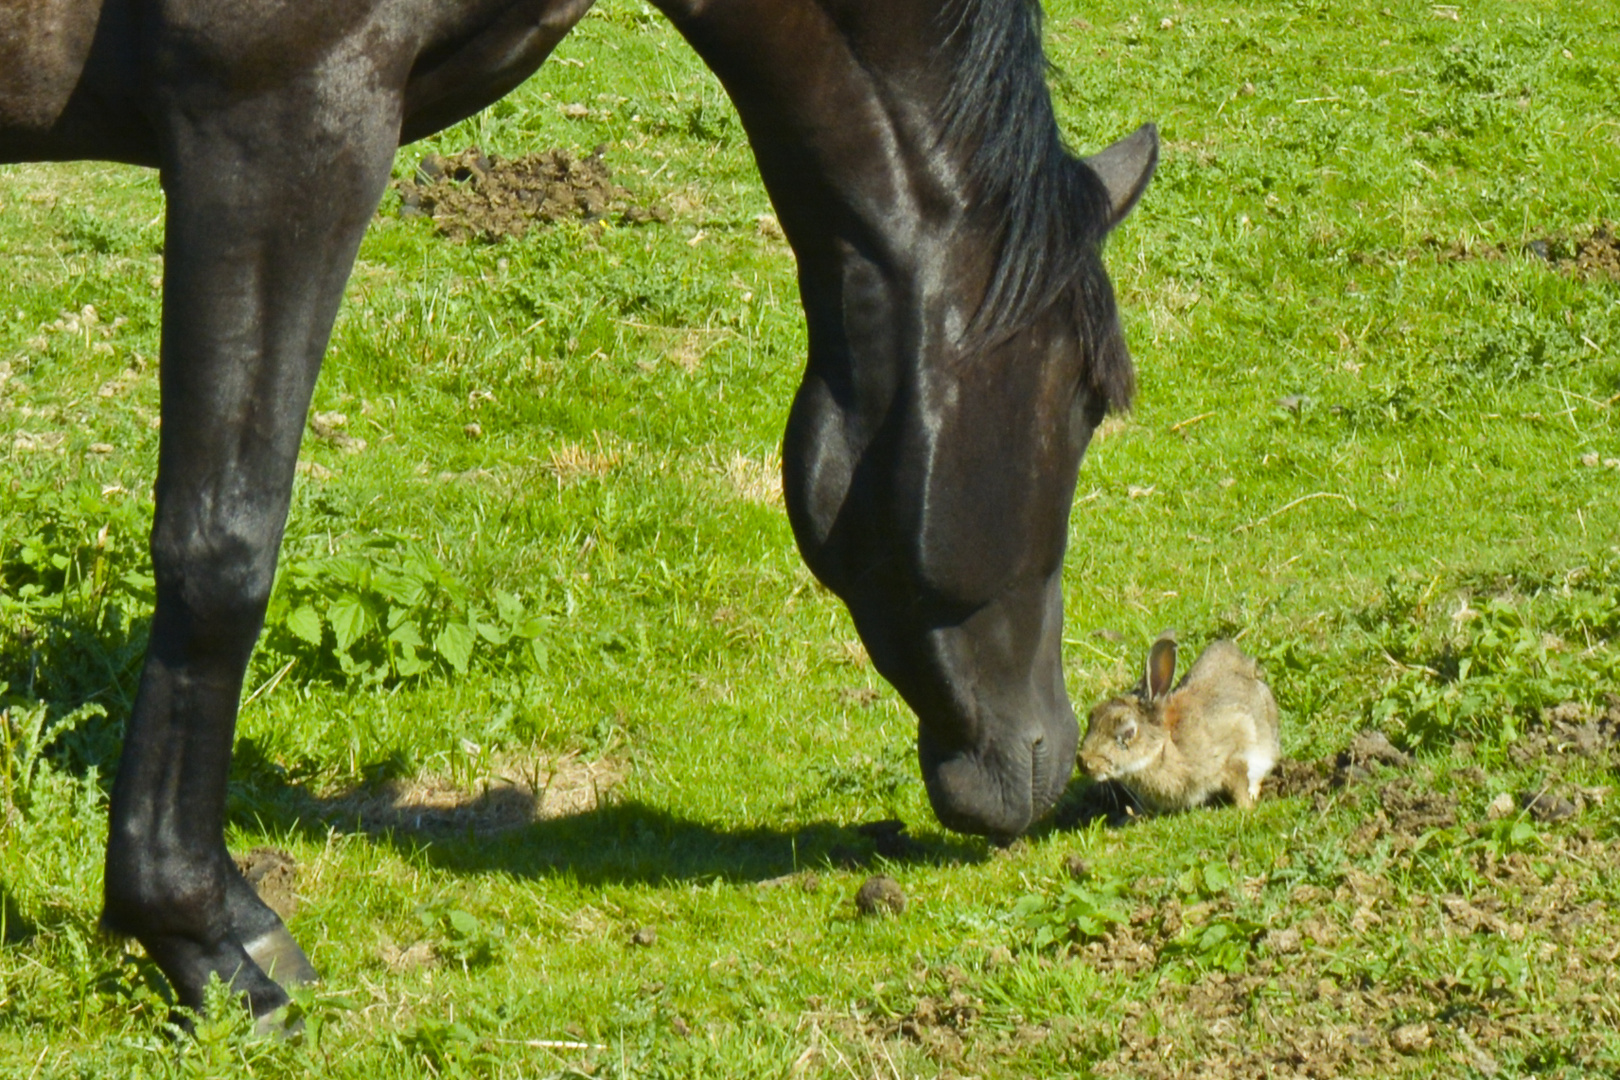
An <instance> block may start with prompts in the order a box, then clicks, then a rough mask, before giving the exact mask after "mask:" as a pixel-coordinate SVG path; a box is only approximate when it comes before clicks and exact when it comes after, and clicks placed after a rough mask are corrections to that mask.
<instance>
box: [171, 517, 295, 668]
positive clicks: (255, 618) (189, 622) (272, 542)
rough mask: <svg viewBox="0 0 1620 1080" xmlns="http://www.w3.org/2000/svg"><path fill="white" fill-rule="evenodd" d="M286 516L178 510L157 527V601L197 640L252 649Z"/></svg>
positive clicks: (196, 643) (192, 642)
mask: <svg viewBox="0 0 1620 1080" xmlns="http://www.w3.org/2000/svg"><path fill="white" fill-rule="evenodd" d="M281 525H282V518H280V517H279V516H272V515H268V514H257V513H243V512H236V513H232V512H230V511H215V512H213V513H211V514H206V515H194V514H177V515H174V516H172V517H169V518H166V519H164V520H160V521H159V523H158V524H157V525H156V526H155V527H154V528H153V530H152V569H153V574H154V576H155V578H156V581H157V589H158V603H159V608H160V609H162V608H164V607H165V606H167V607H168V608H169V609H170V610H169V612H168V614H169V616H170V617H171V618H174V617H178V620H179V621H178V622H177V623H170V624H169V626H170V627H178V628H180V632H181V634H182V636H183V638H184V639H185V640H186V644H187V645H189V646H191V647H194V648H203V649H228V650H232V651H241V650H246V649H251V648H252V645H253V642H254V640H256V639H257V637H258V633H259V629H260V626H261V624H262V622H263V619H264V612H265V608H266V607H267V606H268V605H269V601H270V589H271V586H272V585H273V584H274V581H275V573H276V549H277V547H278V546H279V542H280V537H281Z"/></svg>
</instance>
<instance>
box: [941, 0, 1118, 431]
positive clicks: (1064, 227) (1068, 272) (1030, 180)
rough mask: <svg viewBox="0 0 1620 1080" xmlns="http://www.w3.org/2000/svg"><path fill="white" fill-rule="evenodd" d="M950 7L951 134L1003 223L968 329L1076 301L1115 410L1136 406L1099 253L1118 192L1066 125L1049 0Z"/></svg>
mask: <svg viewBox="0 0 1620 1080" xmlns="http://www.w3.org/2000/svg"><path fill="white" fill-rule="evenodd" d="M943 16H944V18H945V20H946V24H947V28H948V29H947V36H946V39H945V42H944V48H943V50H942V53H943V56H942V59H943V60H944V61H945V62H946V63H948V64H949V65H950V68H951V76H950V90H949V92H948V94H947V95H946V97H945V100H944V102H943V105H942V110H941V113H942V114H941V122H942V134H941V138H942V141H943V142H944V143H945V144H947V145H950V146H953V147H956V148H959V149H961V150H966V151H967V154H968V165H967V177H966V179H967V183H968V186H969V190H970V191H971V192H972V195H973V198H974V201H975V202H976V203H977V204H978V206H979V207H981V208H982V209H983V210H984V211H985V212H987V213H988V214H990V215H991V216H992V217H993V218H994V219H995V220H997V221H998V222H999V227H1000V236H999V237H998V238H997V239H998V250H997V254H996V265H995V270H994V273H993V274H992V276H991V279H990V285H989V288H988V289H987V290H986V291H985V295H984V299H983V302H982V303H981V305H980V308H979V311H978V313H977V315H976V316H975V318H974V321H973V324H972V325H971V326H970V328H969V331H968V337H969V338H970V339H971V340H972V341H974V342H975V343H978V344H985V345H988V344H993V343H995V342H998V341H1001V340H1004V339H1006V338H1007V337H1009V336H1011V335H1012V334H1015V333H1017V332H1018V331H1019V330H1022V329H1024V328H1025V327H1027V326H1028V325H1029V324H1030V323H1031V322H1032V321H1033V320H1035V319H1036V318H1038V317H1039V316H1041V315H1043V314H1045V313H1046V312H1047V311H1048V310H1050V309H1051V308H1052V307H1053V306H1054V305H1056V304H1058V303H1059V302H1060V301H1064V300H1065V299H1066V298H1067V300H1068V301H1069V302H1070V303H1071V304H1072V308H1073V311H1074V317H1075V319H1076V321H1077V324H1078V325H1077V330H1078V331H1079V332H1080V335H1081V340H1082V341H1083V342H1085V343H1086V344H1087V345H1088V346H1089V348H1090V354H1091V365H1092V370H1091V381H1092V385H1093V387H1094V388H1095V389H1096V390H1098V391H1099V392H1100V393H1102V395H1103V396H1104V398H1105V399H1106V400H1107V402H1108V404H1109V405H1110V406H1111V407H1113V408H1116V409H1124V408H1127V407H1128V406H1129V405H1130V400H1131V396H1132V394H1133V392H1134V390H1135V379H1134V377H1133V374H1132V371H1131V361H1130V356H1129V354H1128V353H1127V352H1126V350H1125V345H1124V341H1123V339H1122V337H1121V336H1120V331H1119V323H1118V318H1117V316H1116V315H1115V308H1114V301H1113V289H1112V287H1111V286H1110V285H1109V283H1108V281H1107V278H1106V277H1105V276H1104V275H1103V273H1102V270H1101V263H1100V262H1099V261H1098V259H1097V252H1098V249H1099V248H1100V247H1101V245H1102V241H1103V238H1104V236H1105V234H1106V224H1107V221H1108V216H1109V203H1108V192H1107V190H1106V189H1105V188H1104V187H1103V184H1102V181H1101V180H1100V179H1098V177H1097V176H1096V174H1095V173H1093V172H1092V171H1091V169H1090V168H1088V167H1087V166H1086V165H1085V164H1084V163H1082V162H1081V161H1080V160H1079V159H1078V158H1076V157H1075V156H1074V155H1073V154H1071V153H1070V152H1069V150H1068V148H1067V147H1066V146H1064V144H1063V137H1062V135H1061V134H1060V133H1059V131H1058V126H1057V117H1056V116H1055V114H1054V113H1053V111H1052V97H1051V93H1050V91H1049V90H1048V88H1047V83H1046V76H1047V73H1048V71H1049V70H1050V65H1049V64H1048V62H1047V59H1046V53H1045V51H1044V50H1043V49H1042V46H1041V21H1042V11H1041V4H1040V0H951V2H950V3H948V4H947V5H946V6H945V8H944V11H943ZM1088 312H1095V313H1099V314H1103V313H1105V315H1104V317H1103V318H1101V319H1099V318H1095V317H1088V316H1087V313H1088Z"/></svg>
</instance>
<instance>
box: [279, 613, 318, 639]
mask: <svg viewBox="0 0 1620 1080" xmlns="http://www.w3.org/2000/svg"><path fill="white" fill-rule="evenodd" d="M287 629H288V630H290V631H292V633H293V635H294V636H295V637H298V638H301V639H302V640H304V641H307V642H309V643H310V644H311V645H319V644H320V643H321V617H320V616H319V615H318V614H316V612H315V609H314V608H312V607H310V606H309V605H308V604H304V605H302V606H300V607H299V608H298V609H297V610H296V611H294V612H293V613H292V614H291V615H289V616H287Z"/></svg>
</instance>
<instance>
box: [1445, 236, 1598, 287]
mask: <svg viewBox="0 0 1620 1080" xmlns="http://www.w3.org/2000/svg"><path fill="white" fill-rule="evenodd" d="M1425 246H1426V247H1428V248H1430V249H1431V250H1433V251H1435V252H1436V253H1437V255H1438V257H1439V259H1440V261H1441V262H1467V261H1470V260H1474V259H1485V260H1488V261H1492V262H1499V261H1501V260H1503V259H1508V258H1515V257H1517V258H1529V259H1540V260H1541V261H1542V262H1545V263H1547V264H1548V265H1549V266H1551V267H1552V268H1553V269H1555V270H1557V271H1558V272H1559V273H1561V274H1565V275H1568V276H1569V277H1572V278H1575V279H1577V280H1579V281H1595V280H1598V279H1607V280H1609V281H1620V235H1617V234H1616V226H1615V225H1614V224H1613V223H1612V222H1604V223H1603V224H1601V225H1595V226H1593V227H1592V229H1591V230H1590V231H1589V232H1588V233H1587V234H1586V235H1585V236H1579V237H1563V236H1548V237H1543V238H1541V239H1537V240H1530V241H1528V242H1526V243H1524V244H1520V245H1517V246H1503V245H1500V244H1474V245H1469V244H1465V243H1461V242H1459V241H1455V240H1453V241H1449V242H1447V241H1442V240H1438V239H1432V238H1431V239H1430V240H1428V241H1427V242H1426V244H1425Z"/></svg>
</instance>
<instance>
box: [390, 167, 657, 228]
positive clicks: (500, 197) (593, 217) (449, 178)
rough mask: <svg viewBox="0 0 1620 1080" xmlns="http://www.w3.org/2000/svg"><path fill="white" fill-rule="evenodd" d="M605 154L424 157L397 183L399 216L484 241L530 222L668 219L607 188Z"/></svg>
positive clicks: (615, 187) (622, 192) (609, 180)
mask: <svg viewBox="0 0 1620 1080" xmlns="http://www.w3.org/2000/svg"><path fill="white" fill-rule="evenodd" d="M604 149H605V147H600V146H599V147H597V148H596V149H595V150H594V151H592V152H591V154H590V155H588V156H586V157H575V156H574V155H572V154H570V153H569V152H568V151H567V150H562V149H554V150H544V151H541V152H539V153H535V154H525V155H523V156H522V157H519V158H512V159H504V158H500V157H496V156H494V155H492V154H485V153H484V152H483V151H482V150H480V149H479V148H478V147H476V146H473V147H468V148H467V149H466V150H463V151H462V152H461V153H459V154H452V155H450V156H448V157H446V156H444V155H441V154H428V155H427V156H426V157H424V158H423V159H422V160H421V162H420V163H418V165H417V167H416V175H415V176H413V177H411V178H410V179H408V180H400V181H398V182H397V183H396V184H395V188H396V189H397V190H398V191H399V197H400V216H402V217H429V218H432V219H433V223H434V225H435V226H436V227H437V228H438V231H439V232H440V233H441V234H442V235H444V236H445V237H448V238H449V239H451V240H458V241H466V240H480V241H484V242H490V243H492V242H494V241H497V240H502V239H506V238H509V237H510V238H514V239H516V238H521V237H522V236H523V235H524V234H526V233H527V232H528V231H529V227H530V226H531V225H533V224H534V223H535V222H540V223H542V224H549V223H552V222H557V221H565V220H582V221H587V222H591V221H603V220H608V219H612V218H615V217H616V219H617V220H618V221H619V222H621V223H624V224H635V225H641V224H646V223H647V222H649V221H659V222H663V221H668V220H669V211H668V210H667V209H665V208H664V207H662V206H657V205H654V206H651V207H647V206H641V205H638V204H636V203H635V202H634V201H633V200H632V197H631V194H630V192H629V191H627V190H626V189H625V188H623V187H620V186H619V185H618V184H615V183H614V182H613V174H612V173H611V172H610V171H609V170H608V167H607V165H606V164H605V163H604V162H603V160H602V153H603V150H604Z"/></svg>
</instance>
